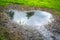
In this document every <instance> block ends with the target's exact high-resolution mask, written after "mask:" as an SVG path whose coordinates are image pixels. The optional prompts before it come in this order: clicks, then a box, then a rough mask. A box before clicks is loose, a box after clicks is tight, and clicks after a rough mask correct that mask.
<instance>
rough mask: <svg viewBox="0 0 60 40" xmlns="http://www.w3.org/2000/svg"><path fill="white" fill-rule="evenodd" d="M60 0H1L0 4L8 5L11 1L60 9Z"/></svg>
mask: <svg viewBox="0 0 60 40" xmlns="http://www.w3.org/2000/svg"><path fill="white" fill-rule="evenodd" d="M59 2H60V0H17V1H16V0H0V6H6V5H8V4H10V3H13V4H20V5H26V6H34V7H42V8H51V9H56V10H60V3H59Z"/></svg>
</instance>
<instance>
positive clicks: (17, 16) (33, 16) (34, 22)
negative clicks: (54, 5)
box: [12, 10, 54, 40]
mask: <svg viewBox="0 0 60 40" xmlns="http://www.w3.org/2000/svg"><path fill="white" fill-rule="evenodd" d="M12 11H13V12H14V16H13V21H15V22H17V23H18V24H21V25H29V26H31V27H28V28H34V29H37V31H38V32H39V33H41V34H42V35H43V36H44V37H46V38H45V40H53V38H51V36H53V34H52V33H51V32H50V31H48V30H47V29H46V28H45V27H44V25H47V24H48V23H52V21H54V18H53V17H52V15H51V14H50V13H48V12H44V11H39V10H31V11H23V12H22V11H17V10H12Z"/></svg>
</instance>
